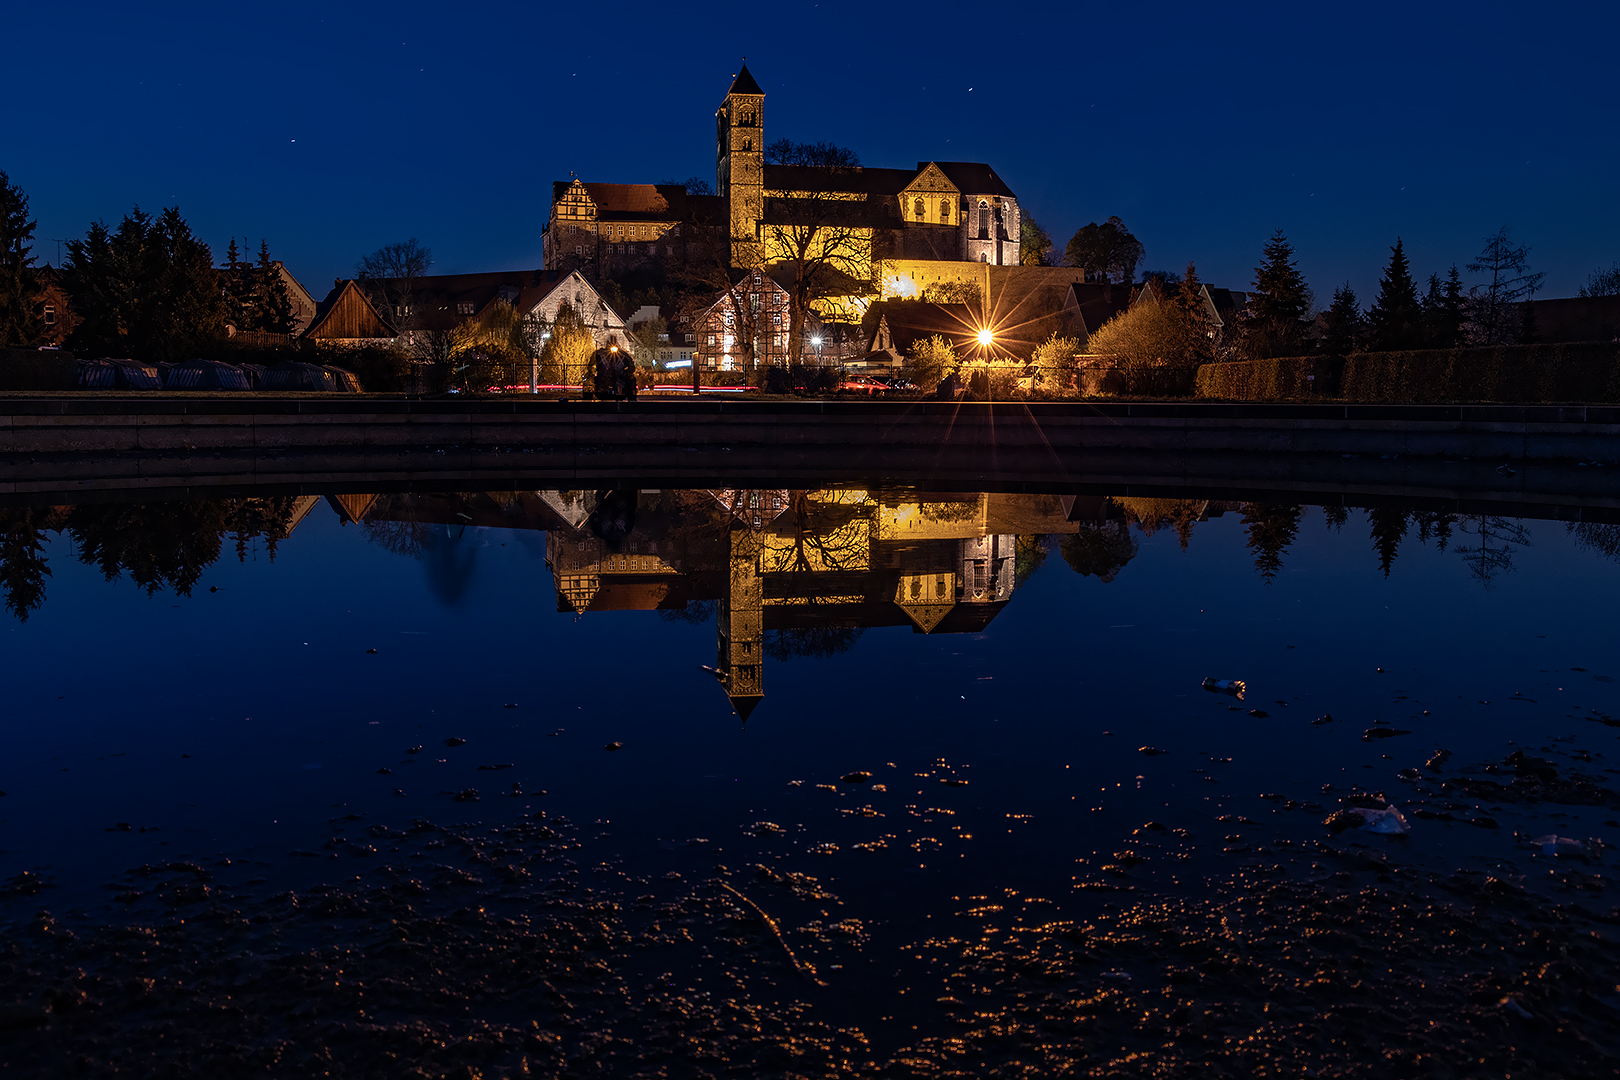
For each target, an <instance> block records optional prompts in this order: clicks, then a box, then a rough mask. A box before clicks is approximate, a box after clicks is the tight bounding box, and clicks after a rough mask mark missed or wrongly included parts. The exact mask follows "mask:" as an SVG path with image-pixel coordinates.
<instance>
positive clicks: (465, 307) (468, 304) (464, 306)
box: [456, 300, 473, 315]
mask: <svg viewBox="0 0 1620 1080" xmlns="http://www.w3.org/2000/svg"><path fill="white" fill-rule="evenodd" d="M472 313H473V302H472V301H471V300H459V301H457V302H456V314H457V315H471V314H472Z"/></svg>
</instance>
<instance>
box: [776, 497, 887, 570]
mask: <svg viewBox="0 0 1620 1080" xmlns="http://www.w3.org/2000/svg"><path fill="white" fill-rule="evenodd" d="M811 494H812V493H811V492H806V491H793V492H789V493H788V500H789V501H788V512H789V513H791V514H792V515H793V517H792V521H793V534H792V546H791V547H789V548H788V549H787V550H785V551H783V550H779V549H778V550H771V551H769V561H768V564H767V565H764V566H762V567H761V569H762V570H764V571H766V572H768V573H769V572H775V573H787V574H799V573H813V572H821V571H828V570H865V569H866V568H867V567H868V566H870V565H871V556H872V551H871V537H872V527H871V526H872V509H873V504H869V503H866V502H864V501H863V502H849V501H845V500H843V499H841V498H840V499H835V500H832V501H825V500H820V499H818V500H816V501H814V502H812V501H811V499H810V495H811Z"/></svg>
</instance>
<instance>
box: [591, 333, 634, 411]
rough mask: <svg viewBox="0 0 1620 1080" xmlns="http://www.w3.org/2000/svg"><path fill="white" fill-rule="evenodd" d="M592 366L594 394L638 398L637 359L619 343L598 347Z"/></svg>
mask: <svg viewBox="0 0 1620 1080" xmlns="http://www.w3.org/2000/svg"><path fill="white" fill-rule="evenodd" d="M591 368H592V381H593V383H594V385H593V386H592V388H591V389H592V392H593V394H594V396H596V397H598V398H613V399H615V400H617V399H619V398H623V399H624V400H626V401H634V400H636V361H635V358H634V357H632V356H631V355H630V354H629V353H627V352H625V351H624V350H623V349H620V348H619V347H618V346H617V345H609V346H606V347H604V348H600V349H597V350H596V353H595V354H594V355H593V356H592V357H591Z"/></svg>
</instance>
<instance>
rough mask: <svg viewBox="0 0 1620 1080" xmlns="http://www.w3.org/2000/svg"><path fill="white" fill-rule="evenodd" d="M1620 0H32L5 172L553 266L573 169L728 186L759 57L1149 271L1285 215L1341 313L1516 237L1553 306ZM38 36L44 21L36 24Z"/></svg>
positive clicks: (1567, 272) (1609, 104) (1584, 243)
mask: <svg viewBox="0 0 1620 1080" xmlns="http://www.w3.org/2000/svg"><path fill="white" fill-rule="evenodd" d="M1616 11H1617V9H1616V7H1615V5H1612V4H1597V3H1591V4H1560V3H1542V4H1526V3H1515V4H1502V3H1480V2H1469V3H1458V2H1453V3H1413V2H1410V0H1408V2H1406V3H1398V4H1374V3H1364V4H1359V5H1320V6H1317V7H1316V8H1315V9H1314V10H1313V9H1312V8H1311V7H1308V6H1307V5H1302V4H1297V3H1293V4H1287V5H1258V4H1252V5H1238V4H1224V5H1221V4H1210V3H1207V2H1206V3H1199V4H1186V5H1183V4H1174V3H1152V4H1074V3H1061V4H1010V5H1006V6H1004V7H1001V8H996V7H993V6H991V7H986V6H984V5H980V4H973V5H964V4H956V3H946V2H941V3H936V4H930V5H900V6H891V5H878V4H871V3H854V2H849V0H822V2H820V3H804V2H773V3H759V4H752V5H725V4H719V5H708V6H702V5H697V6H693V5H672V4H667V3H664V4H640V3H629V2H621V3H616V4H613V5H607V6H599V5H592V4H566V5H565V4H547V5H539V4H522V5H507V6H504V7H502V6H495V7H489V6H476V5H474V6H465V5H451V4H419V3H410V2H397V3H393V4H385V5H376V4H370V5H363V6H361V5H343V4H325V5H315V4H308V5H305V4H300V3H297V2H294V3H289V4H281V5H269V6H257V5H256V6H253V7H244V6H238V5H223V4H153V5H140V6H136V5H126V4H96V3H81V4H75V5H28V6H23V5H13V7H12V9H11V10H9V11H8V13H7V14H6V16H5V17H4V24H5V30H6V35H7V37H8V38H10V42H9V44H10V46H11V47H10V48H8V50H7V52H8V57H7V62H8V64H9V65H11V70H10V71H9V72H8V75H9V78H8V79H7V83H8V88H7V95H6V96H7V99H8V100H7V107H6V108H5V109H4V110H0V169H3V170H5V171H7V172H9V173H10V175H11V178H12V181H13V182H14V183H20V184H21V185H22V186H23V188H24V189H25V190H26V191H27V193H28V195H29V197H30V199H31V200H32V204H33V209H34V212H35V215H36V216H37V217H38V219H39V236H40V237H41V240H40V243H39V245H38V248H37V253H38V254H39V255H40V257H41V261H47V260H48V261H52V262H54V261H56V245H55V244H54V243H51V242H49V241H50V239H55V238H68V237H74V236H80V235H82V234H83V232H84V230H85V228H86V226H87V225H88V224H89V222H90V221H91V220H93V219H96V218H103V219H106V220H107V221H109V223H113V222H116V220H117V219H118V217H119V215H121V214H122V213H124V212H125V211H127V210H128V209H129V207H130V206H132V205H134V204H136V203H139V204H140V205H141V206H143V207H146V208H148V209H152V210H156V209H158V208H159V207H161V206H165V205H170V204H174V203H178V204H179V206H180V208H181V210H182V212H183V213H184V214H185V215H186V217H187V218H188V219H189V220H190V221H191V223H192V226H193V228H194V229H196V231H197V232H198V233H199V234H200V235H201V236H203V238H204V239H206V240H207V241H208V242H209V243H210V244H211V245H213V246H214V249H215V253H216V255H218V256H222V255H223V252H224V248H225V243H226V240H227V238H228V237H230V236H231V235H233V234H235V235H237V236H244V235H245V236H248V237H250V238H251V244H252V246H253V247H255V248H256V247H257V244H258V240H259V238H260V237H265V238H268V239H269V241H270V245H271V249H272V251H273V252H274V253H275V254H276V255H277V256H279V257H282V258H284V259H285V260H286V261H287V264H288V266H289V267H290V268H291V269H292V271H293V273H294V274H295V275H297V276H298V277H299V278H300V279H301V280H302V281H303V282H304V283H305V285H306V286H308V288H309V289H310V291H311V292H313V293H314V294H315V295H316V297H317V298H319V297H320V296H321V295H323V294H324V293H325V291H326V288H327V287H329V285H330V283H331V280H332V278H333V277H334V276H336V275H338V274H346V273H348V272H350V270H351V268H352V267H353V264H354V261H355V259H356V258H357V257H358V256H359V255H361V254H362V253H364V252H366V251H369V250H371V249H373V248H375V247H377V246H378V245H380V244H383V243H385V242H388V241H391V240H395V239H402V238H405V237H409V236H416V237H418V238H419V239H420V240H421V241H422V242H423V243H425V244H427V245H428V246H430V247H431V248H432V249H433V251H434V253H435V255H436V257H437V261H436V264H435V270H436V271H438V272H441V273H453V272H463V271H475V270H497V269H511V268H518V267H530V266H535V265H538V263H539V258H540V229H541V226H542V225H543V224H544V222H545V220H546V215H547V210H548V205H549V199H550V190H551V188H550V185H551V181H552V180H554V179H559V178H566V177H567V176H568V174H569V171H570V170H573V171H575V172H577V173H578V174H579V175H580V176H582V177H584V178H586V179H591V180H602V181H615V182H636V181H642V182H646V181H656V180H662V179H665V178H669V177H685V176H689V175H692V174H701V175H705V176H709V177H712V176H713V174H714V122H713V111H714V108H715V106H716V105H718V104H719V102H720V99H721V97H722V96H723V94H724V92H725V89H726V87H727V85H728V82H729V76H730V74H731V73H732V72H734V71H736V70H737V65H738V63H739V59H740V57H742V56H743V55H746V56H747V57H748V65H749V68H750V70H751V71H753V73H754V74H755V76H756V77H757V78H758V79H759V81H760V83H761V85H762V86H764V88H765V90H766V92H767V94H768V96H767V98H766V105H765V122H766V128H767V135H768V136H769V137H771V138H775V137H779V136H788V137H791V138H794V139H801V140H816V139H830V140H833V141H836V142H839V143H843V144H845V145H847V146H850V147H852V148H854V149H855V150H856V151H857V152H858V153H859V154H860V156H861V160H862V161H863V162H864V163H866V164H869V165H883V166H909V165H912V164H914V163H915V162H917V161H918V160H922V159H941V160H977V161H986V162H989V163H990V164H992V165H993V166H994V167H995V168H996V170H997V171H998V172H999V173H1000V174H1001V176H1002V177H1003V178H1004V179H1005V180H1006V181H1007V183H1008V184H1009V185H1011V187H1012V188H1013V190H1014V191H1015V192H1016V193H1017V194H1018V196H1019V197H1020V199H1021V200H1022V202H1023V204H1024V206H1025V208H1026V210H1027V211H1028V212H1030V213H1032V214H1033V215H1034V216H1035V218H1036V219H1037V220H1038V221H1040V222H1041V223H1042V224H1043V225H1045V226H1046V228H1047V229H1048V231H1050V232H1051V234H1052V235H1053V237H1054V238H1055V239H1057V241H1058V243H1059V246H1060V247H1061V245H1062V243H1063V242H1064V241H1065V240H1066V239H1067V237H1068V236H1069V235H1071V234H1072V233H1073V231H1074V230H1075V228H1076V227H1078V226H1080V225H1083V224H1085V223H1086V222H1088V221H1092V220H1101V219H1102V218H1104V217H1106V216H1108V215H1109V214H1119V215H1120V216H1121V217H1123V218H1124V219H1125V222H1126V224H1127V225H1128V226H1130V228H1131V229H1132V230H1133V231H1134V232H1135V233H1136V235H1137V236H1138V237H1140V238H1141V239H1142V241H1143V242H1144V243H1145V244H1146V246H1147V253H1148V254H1147V261H1146V265H1147V266H1148V267H1153V268H1168V269H1180V268H1181V267H1182V266H1184V265H1185V263H1186V262H1187V260H1188V259H1189V258H1191V259H1195V260H1196V261H1197V263H1198V265H1199V267H1200V270H1201V274H1202V276H1203V277H1204V279H1205V280H1207V281H1210V282H1212V283H1214V284H1218V285H1225V286H1228V287H1233V288H1244V287H1246V286H1247V284H1248V282H1249V281H1250V280H1251V278H1252V270H1253V267H1254V265H1255V262H1256V261H1257V258H1258V254H1259V250H1260V247H1261V245H1262V243H1263V242H1264V240H1265V238H1266V236H1267V235H1269V233H1270V232H1271V231H1272V230H1273V229H1276V228H1282V229H1284V230H1285V231H1286V232H1287V233H1288V235H1289V237H1290V239H1292V241H1293V242H1294V245H1295V247H1296V249H1297V250H1298V252H1299V264H1300V267H1301V268H1302V269H1303V270H1304V272H1305V274H1306V276H1307V278H1308V280H1309V281H1310V282H1311V284H1312V286H1313V287H1314V288H1315V289H1316V291H1317V294H1318V297H1319V299H1320V300H1321V301H1322V302H1323V303H1325V302H1326V300H1327V298H1328V296H1329V294H1330V293H1331V291H1332V289H1333V287H1334V286H1335V285H1336V284H1338V283H1340V282H1342V281H1345V280H1349V281H1350V282H1351V283H1352V284H1353V285H1354V287H1355V288H1356V290H1357V292H1358V294H1360V295H1361V297H1362V299H1363V301H1364V302H1369V301H1370V300H1371V297H1372V294H1373V292H1374V291H1375V289H1376V282H1377V278H1378V275H1379V273H1380V272H1381V269H1382V266H1383V263H1384V262H1385V261H1386V259H1387V256H1388V247H1389V245H1390V244H1391V243H1392V242H1393V240H1394V238H1395V237H1396V236H1397V235H1400V236H1402V237H1403V238H1404V239H1405V241H1406V248H1407V251H1408V253H1409V254H1410V256H1411V258H1412V261H1413V269H1414V271H1415V272H1417V273H1419V274H1420V275H1427V274H1428V273H1429V272H1431V271H1434V270H1444V268H1445V267H1447V266H1449V265H1450V264H1451V263H1453V262H1455V263H1457V264H1459V266H1461V265H1462V264H1464V263H1466V262H1467V261H1468V258H1469V257H1470V256H1471V255H1472V254H1474V253H1475V252H1476V251H1478V249H1479V247H1480V241H1481V238H1482V237H1483V236H1484V235H1485V234H1487V233H1489V232H1492V231H1494V230H1495V229H1496V228H1497V227H1498V226H1500V225H1503V224H1507V225H1511V226H1512V227H1513V228H1514V234H1515V237H1516V238H1517V239H1519V240H1521V241H1522V242H1525V243H1528V244H1530V245H1531V247H1532V248H1533V252H1532V262H1533V265H1534V266H1535V267H1536V268H1539V269H1544V270H1546V271H1547V272H1548V277H1547V285H1546V289H1545V290H1544V291H1543V293H1542V295H1543V296H1565V295H1573V294H1574V293H1575V291H1576V290H1577V289H1578V288H1579V286H1580V285H1581V284H1582V283H1583V282H1584V281H1585V279H1586V277H1587V275H1588V274H1589V273H1590V272H1591V271H1592V270H1594V269H1596V268H1598V267H1600V266H1608V265H1609V264H1611V263H1614V262H1615V261H1617V260H1620V199H1617V198H1616V194H1617V190H1620V184H1617V182H1616V177H1617V175H1620V169H1617V166H1620V138H1617V136H1620V131H1617V128H1620V119H1617V116H1620V114H1617V112H1616V110H1615V108H1614V92H1613V79H1614V72H1615V61H1614V58H1613V47H1614V42H1615V40H1616V36H1617V31H1620V15H1617V13H1616ZM13 35H15V36H13Z"/></svg>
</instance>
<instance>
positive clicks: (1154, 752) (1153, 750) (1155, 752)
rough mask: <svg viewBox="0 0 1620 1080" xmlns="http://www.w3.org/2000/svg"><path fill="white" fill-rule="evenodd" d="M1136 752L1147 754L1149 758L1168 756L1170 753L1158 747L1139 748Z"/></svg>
mask: <svg viewBox="0 0 1620 1080" xmlns="http://www.w3.org/2000/svg"><path fill="white" fill-rule="evenodd" d="M1136 752H1137V753H1138V754H1146V755H1147V756H1148V757H1158V756H1159V755H1160V754H1168V753H1169V752H1170V751H1168V750H1160V749H1159V748H1158V747H1157V746H1138V747H1137V748H1136Z"/></svg>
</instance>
